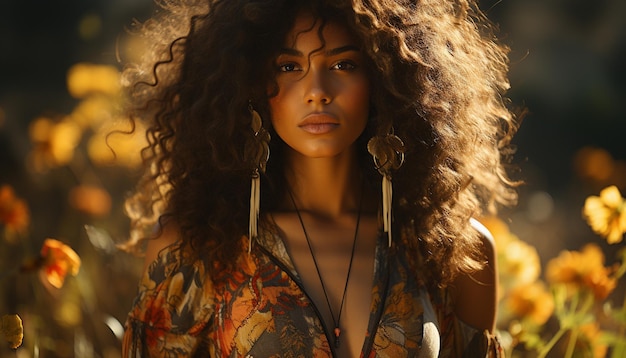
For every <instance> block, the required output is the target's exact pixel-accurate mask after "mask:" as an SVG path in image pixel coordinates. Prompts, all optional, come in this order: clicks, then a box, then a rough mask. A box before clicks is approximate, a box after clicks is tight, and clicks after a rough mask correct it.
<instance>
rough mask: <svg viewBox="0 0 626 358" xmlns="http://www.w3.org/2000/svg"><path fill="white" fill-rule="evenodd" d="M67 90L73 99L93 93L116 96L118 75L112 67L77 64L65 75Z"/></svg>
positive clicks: (118, 82) (118, 88)
mask: <svg viewBox="0 0 626 358" xmlns="http://www.w3.org/2000/svg"><path fill="white" fill-rule="evenodd" d="M67 89H68V91H69V92H70V94H71V95H72V96H73V97H75V98H83V97H85V96H87V95H89V94H94V93H101V94H106V95H116V94H118V93H119V91H120V73H119V71H118V70H117V69H116V68H115V67H113V66H107V65H94V64H88V63H77V64H75V65H74V66H72V67H71V68H70V70H69V71H68V73H67Z"/></svg>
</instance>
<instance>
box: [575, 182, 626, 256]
mask: <svg viewBox="0 0 626 358" xmlns="http://www.w3.org/2000/svg"><path fill="white" fill-rule="evenodd" d="M583 216H584V217H585V219H586V220H587V223H588V224H589V226H591V229H593V231H595V232H596V233H598V234H600V235H602V236H604V237H605V238H606V241H607V242H608V243H609V244H616V243H618V242H621V241H622V237H623V236H624V233H625V232H626V201H625V200H624V198H622V195H621V194H620V192H619V190H618V189H617V187H616V186H614V185H613V186H610V187H607V188H605V189H603V190H602V191H601V192H600V196H599V197H598V196H590V197H588V198H587V200H585V206H584V208H583Z"/></svg>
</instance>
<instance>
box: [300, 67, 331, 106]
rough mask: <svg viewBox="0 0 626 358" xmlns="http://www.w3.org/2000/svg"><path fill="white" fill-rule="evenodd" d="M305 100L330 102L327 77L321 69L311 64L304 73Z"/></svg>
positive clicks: (314, 102) (320, 102) (321, 102)
mask: <svg viewBox="0 0 626 358" xmlns="http://www.w3.org/2000/svg"><path fill="white" fill-rule="evenodd" d="M304 81H305V82H306V90H305V97H304V99H305V101H306V102H307V103H312V104H318V103H319V104H329V103H330V102H332V99H333V98H332V94H331V90H330V83H329V79H328V78H327V76H326V75H325V73H324V71H323V70H320V69H317V68H314V66H311V67H310V68H309V71H308V73H306V74H305V78H304Z"/></svg>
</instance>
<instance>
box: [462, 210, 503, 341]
mask: <svg viewBox="0 0 626 358" xmlns="http://www.w3.org/2000/svg"><path fill="white" fill-rule="evenodd" d="M471 225H472V228H473V229H474V230H476V231H478V232H479V233H480V238H481V244H482V251H483V253H484V255H485V258H486V260H487V262H486V265H485V266H484V267H483V268H482V269H481V270H479V271H477V272H474V273H472V274H461V275H459V276H458V277H457V278H456V279H455V281H454V283H453V289H454V293H455V312H456V315H457V316H458V317H459V319H461V320H462V321H463V322H465V323H467V324H469V325H470V326H472V327H474V328H478V329H487V330H489V331H493V329H494V327H495V320H496V307H497V297H498V292H497V291H498V287H497V267H496V256H495V241H494V239H493V236H492V235H491V233H490V232H489V230H487V228H486V227H484V226H483V225H482V224H481V223H480V222H478V221H477V220H475V219H471Z"/></svg>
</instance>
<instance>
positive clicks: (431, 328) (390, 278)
mask: <svg viewBox="0 0 626 358" xmlns="http://www.w3.org/2000/svg"><path fill="white" fill-rule="evenodd" d="M381 236H382V235H381ZM386 242H387V241H386V238H384V237H381V238H379V241H378V244H377V249H376V260H375V269H374V284H373V288H372V301H371V302H372V303H371V309H370V313H369V324H368V329H367V334H366V335H365V336H364V337H363V338H364V343H363V348H362V351H361V357H393V358H398V357H462V356H466V357H486V356H489V357H500V356H501V355H502V349H501V348H500V346H499V344H498V342H497V340H496V339H495V337H493V336H491V335H490V334H489V333H488V332H484V333H483V332H477V331H476V330H474V329H472V328H470V327H469V326H467V325H465V324H463V322H461V321H459V320H458V319H457V318H456V316H455V315H454V313H453V311H452V305H451V302H450V300H449V297H448V296H449V295H448V294H447V291H445V290H436V291H434V292H433V291H430V292H429V291H427V290H426V289H425V288H424V287H423V285H421V284H420V280H419V278H418V277H417V272H416V270H413V269H411V267H412V265H411V264H410V260H408V258H407V257H406V251H407V250H402V249H401V248H399V247H398V246H400V245H394V246H393V247H392V248H390V249H389V248H388V247H387V244H386ZM189 257H190V256H189V253H188V252H186V250H183V249H182V248H181V245H180V243H175V244H173V245H171V246H169V247H168V248H166V249H164V250H163V251H161V252H160V254H159V256H158V258H157V260H155V262H153V263H152V265H151V266H150V268H149V270H148V272H147V273H146V274H145V276H144V277H143V278H142V281H141V283H140V285H139V293H138V295H137V297H136V298H135V302H134V304H133V307H132V310H131V312H130V313H129V316H128V319H127V322H126V332H125V336H124V341H123V347H122V349H123V352H122V353H123V356H124V357H333V356H335V354H334V346H333V345H332V344H330V343H329V342H331V341H330V339H329V336H328V335H327V333H326V332H329V331H328V330H326V329H325V327H324V324H323V322H322V320H321V319H320V315H319V312H318V310H317V308H316V307H315V305H314V304H313V303H312V301H311V299H310V298H309V297H308V296H307V294H306V292H305V291H304V289H303V287H302V283H301V281H300V278H299V276H298V274H297V272H296V271H295V269H294V266H293V264H292V262H291V260H290V258H289V256H288V254H287V251H286V249H285V246H284V244H283V241H282V240H281V238H280V237H279V236H278V235H276V234H273V233H268V232H266V233H264V234H262V236H261V237H260V238H258V244H256V245H254V247H253V251H252V253H251V254H250V255H247V254H244V255H242V256H241V258H240V259H239V260H238V270H236V271H232V272H224V273H223V275H222V277H220V278H219V280H215V281H212V280H211V279H210V278H209V276H208V274H207V273H206V269H205V263H204V262H202V261H201V260H197V261H194V262H190V260H189V259H188V258H189ZM188 262H190V263H188Z"/></svg>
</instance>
